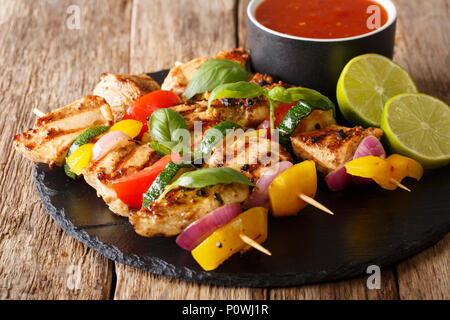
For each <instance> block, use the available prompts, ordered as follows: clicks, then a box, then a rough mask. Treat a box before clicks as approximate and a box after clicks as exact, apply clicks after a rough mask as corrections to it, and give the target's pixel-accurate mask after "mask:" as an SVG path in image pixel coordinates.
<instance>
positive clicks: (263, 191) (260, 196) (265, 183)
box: [247, 161, 293, 208]
mask: <svg viewBox="0 0 450 320" xmlns="http://www.w3.org/2000/svg"><path fill="white" fill-rule="evenodd" d="M292 166H293V164H292V163H291V162H289V161H281V162H278V163H277V164H276V165H274V166H273V167H272V168H269V169H268V170H267V171H265V172H264V173H263V174H262V175H261V177H260V178H259V179H258V181H257V182H256V188H254V189H253V192H252V194H251V195H250V197H249V199H248V202H247V207H249V208H253V207H265V208H268V206H269V203H268V201H267V198H268V197H267V195H268V193H269V185H270V184H271V183H272V181H273V180H274V179H275V178H276V177H277V176H279V175H280V174H282V173H283V172H284V171H286V170H287V169H289V168H290V167H292Z"/></svg>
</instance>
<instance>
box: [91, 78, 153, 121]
mask: <svg viewBox="0 0 450 320" xmlns="http://www.w3.org/2000/svg"><path fill="white" fill-rule="evenodd" d="M159 89H160V86H159V84H158V83H157V82H156V81H155V80H153V79H152V78H151V77H149V76H148V75H146V74H140V75H122V74H114V73H104V74H102V76H101V80H100V82H99V83H98V84H97V86H96V87H95V88H94V94H95V95H97V96H100V97H103V98H105V100H106V101H107V102H108V103H109V105H110V106H111V110H112V113H113V116H114V121H115V122H117V121H118V120H121V119H122V117H123V115H124V114H125V111H126V110H127V108H128V107H129V105H130V104H131V103H133V102H134V101H135V100H137V99H139V98H140V97H142V96H143V95H146V94H147V93H150V92H152V91H155V90H159Z"/></svg>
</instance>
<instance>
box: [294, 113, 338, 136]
mask: <svg viewBox="0 0 450 320" xmlns="http://www.w3.org/2000/svg"><path fill="white" fill-rule="evenodd" d="M333 124H336V120H335V119H334V115H333V110H319V109H316V110H314V111H313V112H311V114H310V115H309V116H307V117H306V118H304V119H302V120H301V121H300V123H299V124H298V126H297V128H295V130H294V133H293V136H295V135H297V134H300V133H302V132H309V131H315V130H320V129H322V128H325V127H328V126H331V125H333Z"/></svg>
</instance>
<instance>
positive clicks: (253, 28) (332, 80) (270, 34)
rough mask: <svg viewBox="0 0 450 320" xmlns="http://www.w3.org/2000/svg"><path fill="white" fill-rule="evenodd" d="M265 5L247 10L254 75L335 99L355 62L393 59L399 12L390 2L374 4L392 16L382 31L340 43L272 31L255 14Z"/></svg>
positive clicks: (257, 0)
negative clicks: (370, 56) (375, 56)
mask: <svg viewBox="0 0 450 320" xmlns="http://www.w3.org/2000/svg"><path fill="white" fill-rule="evenodd" d="M262 1H263V0H252V1H251V2H250V3H249V5H248V8H247V16H248V44H249V46H250V50H251V64H252V68H253V70H254V71H257V72H261V73H267V74H270V75H272V76H274V77H276V78H278V79H280V80H283V81H285V82H287V83H291V84H295V85H301V86H304V87H308V88H312V89H315V90H318V91H320V92H322V93H323V94H325V95H327V96H329V97H330V98H333V99H334V98H335V96H336V84H337V80H338V78H339V75H340V73H341V71H342V69H343V68H344V66H345V65H346V64H347V62H348V61H350V60H351V59H352V58H354V57H355V56H358V55H361V54H364V53H379V54H382V55H384V56H387V57H389V58H392V55H393V52H394V40H395V26H396V21H397V10H396V8H395V6H394V4H393V3H392V2H391V1H390V0H374V1H376V2H377V3H379V4H380V5H382V6H383V7H384V8H385V9H386V11H387V13H388V21H387V23H386V24H384V25H383V26H382V27H381V28H379V29H377V30H375V31H372V32H370V33H366V34H363V35H360V36H355V37H348V38H339V39H313V38H302V37H296V36H291V35H287V34H284V33H280V32H277V31H274V30H271V29H269V28H267V27H265V26H263V25H262V24H261V23H259V22H258V21H257V20H256V19H255V10H256V8H257V7H258V6H259V4H260V3H261V2H262Z"/></svg>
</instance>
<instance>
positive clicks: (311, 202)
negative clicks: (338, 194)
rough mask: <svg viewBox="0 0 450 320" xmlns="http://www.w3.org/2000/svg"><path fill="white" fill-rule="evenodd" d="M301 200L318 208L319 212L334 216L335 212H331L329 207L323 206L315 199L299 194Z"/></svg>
mask: <svg viewBox="0 0 450 320" xmlns="http://www.w3.org/2000/svg"><path fill="white" fill-rule="evenodd" d="M299 198H300V199H302V200H303V201H305V202H307V203H309V204H310V205H312V206H313V207H316V208H317V209H319V210H322V211H324V212H326V213H328V214H331V215H334V212H333V211H331V210H330V209H328V208H327V207H325V206H324V205H323V204H321V203H320V202H317V201H316V200H314V199H313V198H311V197H309V196H307V195H306V194H303V193H301V194H299Z"/></svg>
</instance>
